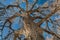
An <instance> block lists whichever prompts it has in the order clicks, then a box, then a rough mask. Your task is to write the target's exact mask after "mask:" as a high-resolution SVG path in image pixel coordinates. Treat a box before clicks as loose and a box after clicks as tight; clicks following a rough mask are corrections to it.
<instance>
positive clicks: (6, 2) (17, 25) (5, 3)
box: [0, 0, 53, 37]
mask: <svg viewBox="0 0 60 40" xmlns="http://www.w3.org/2000/svg"><path fill="white" fill-rule="evenodd" d="M46 1H47V0H38V3H37V4H38V5H43V4H44V3H45V2H46ZM0 2H1V3H3V4H4V5H5V6H7V5H9V4H11V3H12V2H14V0H6V1H4V2H3V0H0ZM29 2H31V3H32V2H33V1H32V0H29ZM20 6H21V7H22V8H24V9H26V7H25V6H26V5H25V3H22V4H21V5H20ZM52 18H53V17H52ZM16 20H17V21H16ZM18 22H19V18H16V19H15V21H14V24H13V25H12V26H13V27H12V28H13V29H14V30H17V29H18V28H19V24H18ZM44 25H45V24H43V26H44ZM20 26H22V24H21V25H20ZM49 26H50V24H49ZM7 30H8V28H4V31H3V35H4V36H5V34H7V33H8V31H7ZM46 36H47V35H46V33H44V37H46Z"/></svg>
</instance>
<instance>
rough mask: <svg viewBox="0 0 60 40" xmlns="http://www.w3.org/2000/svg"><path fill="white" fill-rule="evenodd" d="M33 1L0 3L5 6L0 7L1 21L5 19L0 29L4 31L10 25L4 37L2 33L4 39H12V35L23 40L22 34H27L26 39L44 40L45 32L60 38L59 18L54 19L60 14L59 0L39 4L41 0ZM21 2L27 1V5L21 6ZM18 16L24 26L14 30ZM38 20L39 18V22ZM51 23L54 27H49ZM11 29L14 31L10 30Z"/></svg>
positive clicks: (15, 38)
mask: <svg viewBox="0 0 60 40" xmlns="http://www.w3.org/2000/svg"><path fill="white" fill-rule="evenodd" d="M32 1H33V3H32V4H30V3H31V2H30V1H29V0H16V2H13V4H9V5H7V6H5V5H4V4H2V3H0V4H1V5H2V6H3V7H0V10H1V13H0V22H1V21H3V24H2V25H1V26H2V28H1V29H0V30H1V31H3V30H4V27H8V29H9V34H7V35H6V36H5V37H2V34H1V37H2V40H10V37H12V38H13V40H18V39H19V40H21V35H24V36H25V38H24V40H44V39H45V38H44V37H43V33H44V32H47V33H48V34H51V35H52V36H55V37H57V38H59V39H60V36H59V34H58V33H56V32H57V29H58V27H59V26H60V24H59V23H58V21H57V20H59V19H57V20H56V19H52V18H54V17H56V16H59V15H60V14H59V13H58V12H59V10H60V5H59V3H58V2H59V0H56V1H54V0H49V1H46V2H45V3H43V4H42V5H40V4H39V2H40V1H39V0H32ZM21 3H25V6H24V5H23V6H24V7H23V6H20V5H21ZM18 17H19V19H18V20H19V22H18V25H20V22H21V21H22V22H23V26H22V28H21V29H18V30H14V29H13V28H12V24H13V23H14V20H15V19H16V18H18ZM2 18H3V19H2ZM36 20H38V22H37V21H36ZM16 21H17V20H16ZM16 21H15V22H16ZM44 22H45V25H46V26H44V28H43V27H42V26H41V25H43V23H44ZM49 23H51V24H52V27H49V25H50V24H49ZM57 26H58V27H57ZM55 29H56V30H55ZM10 30H11V31H12V32H10ZM12 38H11V39H12Z"/></svg>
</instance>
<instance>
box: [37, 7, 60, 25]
mask: <svg viewBox="0 0 60 40" xmlns="http://www.w3.org/2000/svg"><path fill="white" fill-rule="evenodd" d="M58 10H60V8H59V7H57V8H55V10H53V11H52V12H51V13H50V14H48V15H47V16H46V17H45V18H43V19H41V21H40V22H39V23H37V24H38V25H41V24H42V23H43V22H44V21H46V20H47V19H48V18H49V17H51V16H52V15H53V14H55V13H56V12H57V11H58Z"/></svg>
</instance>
